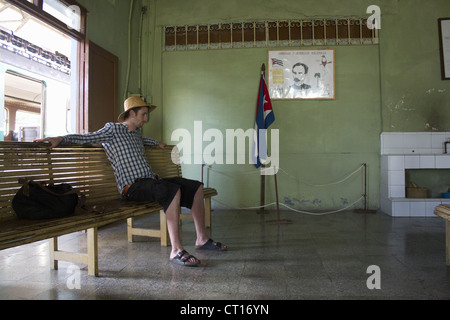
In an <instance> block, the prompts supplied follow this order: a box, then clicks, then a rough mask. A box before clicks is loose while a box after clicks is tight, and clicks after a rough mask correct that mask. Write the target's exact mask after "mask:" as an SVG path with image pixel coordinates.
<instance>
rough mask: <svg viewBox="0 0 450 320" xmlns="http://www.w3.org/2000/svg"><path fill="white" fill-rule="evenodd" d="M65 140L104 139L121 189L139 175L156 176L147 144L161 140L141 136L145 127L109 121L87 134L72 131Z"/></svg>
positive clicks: (91, 141)
mask: <svg viewBox="0 0 450 320" xmlns="http://www.w3.org/2000/svg"><path fill="white" fill-rule="evenodd" d="M63 139H64V140H63V142H64V143H75V144H84V143H102V144H103V148H104V149H105V152H106V155H107V156H108V159H109V161H110V162H111V166H112V168H113V170H114V176H115V178H116V182H117V188H118V189H119V193H122V190H123V188H124V187H125V186H127V185H129V184H132V183H134V181H135V180H136V179H137V178H154V176H153V170H152V168H151V167H150V165H149V163H148V161H147V160H146V158H145V149H144V145H147V146H155V145H158V144H159V142H158V141H156V140H153V139H150V138H144V137H142V130H141V129H137V130H136V131H134V132H132V131H129V130H128V126H127V125H126V124H124V123H113V122H109V123H107V124H106V125H105V126H104V127H103V128H102V129H100V130H98V131H96V132H92V133H86V134H69V135H66V136H64V137H63Z"/></svg>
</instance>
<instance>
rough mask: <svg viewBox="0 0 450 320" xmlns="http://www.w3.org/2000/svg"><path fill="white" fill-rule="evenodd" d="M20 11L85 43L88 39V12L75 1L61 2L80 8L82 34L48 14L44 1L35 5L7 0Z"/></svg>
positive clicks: (24, 0) (18, 0) (36, 1)
mask: <svg viewBox="0 0 450 320" xmlns="http://www.w3.org/2000/svg"><path fill="white" fill-rule="evenodd" d="M5 1H7V2H9V3H11V4H13V5H14V6H16V7H18V8H19V9H21V10H23V11H26V12H27V13H29V14H31V15H33V16H34V17H36V18H38V19H40V20H42V21H43V22H45V23H47V24H48V25H50V26H52V27H53V28H55V29H57V30H59V31H61V32H63V33H65V34H67V35H69V36H71V37H73V38H75V39H77V40H79V41H84V40H85V39H86V16H87V10H86V8H84V7H83V6H81V5H79V4H78V3H77V2H76V1H75V0H60V1H61V2H62V3H64V4H66V5H67V6H71V5H76V6H78V7H79V8H80V20H81V21H80V32H78V31H76V30H74V29H72V28H70V27H68V26H67V25H66V24H65V23H64V22H62V21H60V20H58V19H57V18H55V17H54V16H52V15H51V14H49V13H48V12H46V11H44V10H43V5H44V1H43V0H33V3H31V2H29V1H27V0H5Z"/></svg>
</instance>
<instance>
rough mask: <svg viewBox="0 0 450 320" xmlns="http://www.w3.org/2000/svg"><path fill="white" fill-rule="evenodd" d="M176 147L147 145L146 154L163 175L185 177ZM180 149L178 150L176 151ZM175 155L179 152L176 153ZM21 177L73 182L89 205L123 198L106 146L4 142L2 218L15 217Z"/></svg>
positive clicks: (0, 160)
mask: <svg viewBox="0 0 450 320" xmlns="http://www.w3.org/2000/svg"><path fill="white" fill-rule="evenodd" d="M172 148H173V146H167V147H166V149H164V150H162V149H160V148H159V147H146V148H145V151H146V157H147V160H148V161H149V163H150V165H151V166H152V169H153V171H154V172H155V173H158V174H159V175H160V176H161V177H163V178H164V177H175V176H181V166H180V165H176V164H174V163H173V162H172ZM175 151H177V150H175ZM175 158H176V159H178V154H177V152H175ZM19 178H27V179H30V180H35V181H42V182H45V183H55V184H58V183H69V184H70V185H71V186H72V187H74V188H75V189H77V190H78V191H80V192H81V193H82V194H84V195H85V196H86V201H87V204H96V203H99V202H104V201H109V200H115V199H119V198H120V194H119V190H118V189H117V184H116V180H115V179H114V173H113V170H112V168H111V164H110V162H109V160H108V158H107V157H106V154H105V151H104V150H103V148H102V147H99V146H97V147H87V146H72V145H71V146H61V147H58V148H55V149H53V150H49V149H48V144H42V143H40V144H37V143H26V142H25V143H24V142H0V221H2V220H9V219H11V218H13V219H15V214H14V212H13V210H12V208H11V201H12V198H13V197H14V195H15V194H16V192H17V190H18V189H19V188H20V187H21V186H22V185H21V184H19V183H18V179H19Z"/></svg>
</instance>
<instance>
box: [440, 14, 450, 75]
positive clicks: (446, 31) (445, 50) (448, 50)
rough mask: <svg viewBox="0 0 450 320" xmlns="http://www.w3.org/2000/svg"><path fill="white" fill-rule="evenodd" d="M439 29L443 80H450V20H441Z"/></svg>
mask: <svg viewBox="0 0 450 320" xmlns="http://www.w3.org/2000/svg"><path fill="white" fill-rule="evenodd" d="M438 27H439V51H440V56H441V79H442V80H450V18H439V19H438Z"/></svg>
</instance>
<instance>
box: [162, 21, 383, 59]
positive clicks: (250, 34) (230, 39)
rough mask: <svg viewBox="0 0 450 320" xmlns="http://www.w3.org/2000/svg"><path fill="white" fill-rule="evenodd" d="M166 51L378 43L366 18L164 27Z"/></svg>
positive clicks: (373, 30)
mask: <svg viewBox="0 0 450 320" xmlns="http://www.w3.org/2000/svg"><path fill="white" fill-rule="evenodd" d="M163 32H164V46H163V47H164V50H165V51H184V50H204V49H232V48H259V47H303V46H335V45H371V44H378V30H377V29H369V28H368V27H367V19H365V18H339V19H314V20H311V19H308V20H283V21H263V22H242V23H218V24H203V25H202V24H199V25H191V26H188V25H185V26H165V27H164V30H163Z"/></svg>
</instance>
